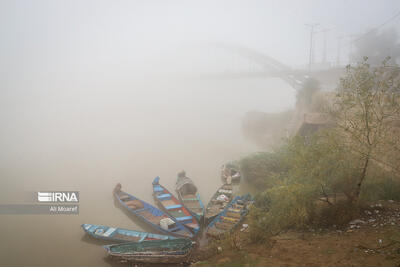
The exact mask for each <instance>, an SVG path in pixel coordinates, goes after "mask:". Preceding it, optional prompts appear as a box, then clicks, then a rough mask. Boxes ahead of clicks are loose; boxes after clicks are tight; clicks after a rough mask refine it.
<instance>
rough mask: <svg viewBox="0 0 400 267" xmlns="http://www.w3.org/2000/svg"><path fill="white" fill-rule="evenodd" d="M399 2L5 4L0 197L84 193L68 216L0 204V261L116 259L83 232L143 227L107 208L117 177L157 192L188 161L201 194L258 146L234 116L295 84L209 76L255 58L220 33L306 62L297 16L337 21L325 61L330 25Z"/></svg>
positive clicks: (0, 39) (363, 19)
mask: <svg viewBox="0 0 400 267" xmlns="http://www.w3.org/2000/svg"><path fill="white" fill-rule="evenodd" d="M366 2H368V4H366ZM382 3H384V4H382ZM398 8H400V4H399V3H398V1H361V0H357V1H351V3H348V2H347V1H334V2H329V3H327V2H326V1H246V2H244V1H218V2H216V1H199V2H194V1H1V3H0V32H1V36H0V127H1V128H0V147H1V150H0V193H1V194H0V204H8V203H28V202H29V201H31V200H32V199H31V198H30V196H31V195H32V194H33V193H34V192H36V191H40V190H61V191H66V190H77V191H80V198H81V199H80V214H79V215H77V216H61V215H54V216H47V215H40V216H39V215H37V216H33V215H18V216H15V215H0V234H1V236H2V241H3V242H2V244H1V245H0V263H1V265H4V266H22V265H26V264H30V265H31V266H56V265H57V266H114V265H115V266H118V265H117V264H114V263H111V262H109V261H107V260H104V259H103V258H104V257H105V256H106V255H105V252H104V251H103V249H102V248H101V246H100V245H101V244H106V243H104V242H103V243H102V242H95V241H91V240H90V239H89V238H85V237H84V233H83V231H82V230H81V229H80V224H82V223H93V224H103V225H110V226H120V227H124V228H128V229H137V230H140V229H143V230H146V231H150V230H151V229H148V228H143V227H142V226H141V225H136V224H135V220H132V218H130V217H128V216H126V214H125V213H123V212H122V211H121V210H120V209H118V208H116V207H115V206H114V202H113V198H112V194H111V192H112V189H113V187H114V185H115V184H116V183H118V182H120V183H122V186H123V188H124V189H125V190H126V191H127V192H130V193H132V194H133V195H135V196H137V197H139V198H142V199H144V200H147V201H149V202H150V203H152V197H151V186H150V184H151V181H152V179H153V178H154V177H155V176H157V175H160V176H161V182H162V183H163V184H164V185H166V186H167V187H168V188H169V189H170V190H171V191H173V190H174V183H175V177H176V173H177V172H178V171H180V170H181V169H185V170H186V172H187V174H188V176H189V177H192V178H193V180H194V181H195V183H196V184H197V186H198V187H199V191H200V194H201V197H202V200H203V201H204V202H205V203H207V201H208V199H209V198H210V197H211V195H212V194H213V192H214V191H215V190H216V188H217V187H218V185H219V184H220V180H219V171H220V169H219V168H220V166H221V164H223V163H224V162H226V161H228V160H231V159H240V158H241V157H243V156H245V155H247V154H248V153H251V152H254V151H257V150H259V148H258V147H256V146H255V145H254V144H252V143H251V142H249V141H248V140H246V139H245V138H244V137H243V134H242V132H241V119H242V117H243V116H244V114H245V113H246V112H248V111H250V110H258V111H263V112H268V113H274V112H282V111H285V110H287V109H291V108H293V107H294V103H295V95H296V92H295V90H294V89H293V88H292V87H291V86H290V85H289V84H287V83H286V82H285V81H283V80H281V79H279V78H268V77H253V78H249V77H247V78H240V77H238V78H230V79H226V78H207V77H208V76H207V75H209V74H219V73H227V72H228V73H229V72H232V71H233V72H234V73H240V72H241V71H244V72H246V71H248V70H249V69H250V70H251V69H254V68H255V69H262V68H263V67H262V66H261V67H260V66H255V64H254V63H253V62H251V60H249V59H246V58H243V57H241V56H240V55H235V54H232V52H230V51H226V50H224V49H222V48H221V47H218V46H217V45H216V44H218V43H224V44H229V45H233V46H234V45H240V46H244V47H249V48H251V49H254V50H256V51H258V52H260V53H264V54H266V55H268V56H270V57H273V58H274V59H276V60H278V61H279V62H282V63H283V64H285V65H288V66H303V65H306V64H307V60H308V54H307V51H308V45H309V39H308V38H309V29H308V28H307V27H306V26H304V24H305V23H310V22H316V21H317V22H319V23H320V24H321V25H325V26H324V27H331V28H334V29H335V31H333V32H332V34H331V35H330V36H329V40H330V41H329V43H330V45H329V46H328V59H330V60H333V59H334V58H335V57H336V55H335V54H334V51H336V37H337V36H339V35H343V34H351V33H354V32H360V31H364V30H366V28H368V27H373V26H375V25H377V24H379V23H380V22H382V20H384V19H386V18H387V17H388V16H392V15H393V10H395V9H398ZM333 10H335V12H333ZM318 38H319V37H318ZM320 41H321V39H317V40H316V42H320ZM344 51H345V50H344ZM320 52H321V50H320V46H316V60H317V59H318V57H319V56H320ZM345 56H346V55H344V57H345ZM203 74H204V75H203Z"/></svg>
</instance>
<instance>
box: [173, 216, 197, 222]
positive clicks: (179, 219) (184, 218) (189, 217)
mask: <svg viewBox="0 0 400 267" xmlns="http://www.w3.org/2000/svg"><path fill="white" fill-rule="evenodd" d="M192 218H193V217H192V216H185V217H178V218H175V219H176V220H178V221H186V220H190V219H192Z"/></svg>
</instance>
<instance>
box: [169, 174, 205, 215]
mask: <svg viewBox="0 0 400 267" xmlns="http://www.w3.org/2000/svg"><path fill="white" fill-rule="evenodd" d="M176 192H177V194H178V198H179V200H180V201H181V202H182V203H183V205H184V206H185V207H186V208H187V209H188V210H189V211H190V212H191V213H192V214H193V215H194V216H196V219H197V220H198V221H201V220H202V218H203V216H204V205H203V202H201V200H200V195H199V193H198V191H197V187H196V186H195V185H194V183H193V181H192V180H191V179H190V178H189V177H186V174H185V173H184V172H181V173H179V174H178V179H177V181H176Z"/></svg>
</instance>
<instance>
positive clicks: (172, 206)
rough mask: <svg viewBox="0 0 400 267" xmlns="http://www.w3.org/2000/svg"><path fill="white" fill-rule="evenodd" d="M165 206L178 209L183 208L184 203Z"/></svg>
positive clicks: (169, 208) (168, 208)
mask: <svg viewBox="0 0 400 267" xmlns="http://www.w3.org/2000/svg"><path fill="white" fill-rule="evenodd" d="M165 208H166V209H167V210H172V209H178V208H182V205H181V204H176V205H171V206H166V207H165Z"/></svg>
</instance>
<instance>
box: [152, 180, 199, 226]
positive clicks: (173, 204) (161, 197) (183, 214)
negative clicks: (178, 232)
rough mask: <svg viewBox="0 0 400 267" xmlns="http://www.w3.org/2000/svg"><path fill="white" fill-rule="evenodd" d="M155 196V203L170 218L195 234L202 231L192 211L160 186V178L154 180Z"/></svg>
mask: <svg viewBox="0 0 400 267" xmlns="http://www.w3.org/2000/svg"><path fill="white" fill-rule="evenodd" d="M153 196H154V199H155V201H156V202H157V204H158V205H159V206H161V207H162V208H163V210H164V211H165V212H166V213H167V214H168V215H170V216H172V217H174V218H175V219H176V220H177V221H178V222H180V223H182V224H183V225H184V226H186V227H187V228H189V229H190V230H191V231H192V232H193V233H194V234H197V233H198V231H199V230H200V225H199V222H198V221H197V219H196V217H194V216H192V214H191V213H190V211H189V210H188V209H187V208H186V207H185V206H184V205H182V203H181V202H180V201H179V200H178V199H177V198H176V197H175V196H174V195H173V194H171V193H170V192H169V191H168V190H167V189H166V188H165V187H164V186H162V185H160V177H158V176H157V177H156V178H154V181H153Z"/></svg>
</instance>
